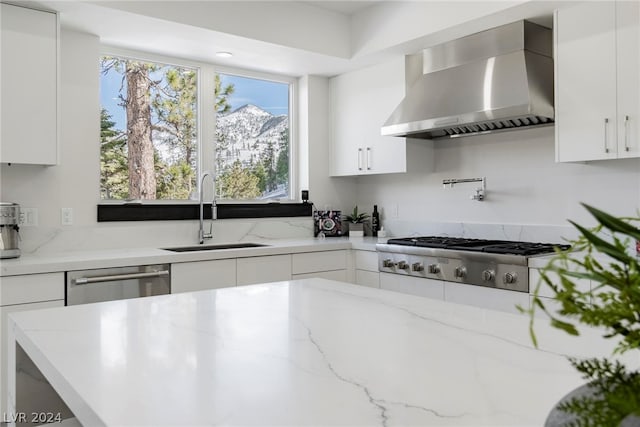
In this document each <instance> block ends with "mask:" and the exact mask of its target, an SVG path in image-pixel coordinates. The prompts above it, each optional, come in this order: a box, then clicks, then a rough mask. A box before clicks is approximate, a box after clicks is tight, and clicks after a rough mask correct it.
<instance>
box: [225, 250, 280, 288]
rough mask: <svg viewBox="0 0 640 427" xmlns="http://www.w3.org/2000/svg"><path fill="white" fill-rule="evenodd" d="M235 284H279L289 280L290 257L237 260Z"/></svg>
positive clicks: (276, 256)
mask: <svg viewBox="0 0 640 427" xmlns="http://www.w3.org/2000/svg"><path fill="white" fill-rule="evenodd" d="M236 268H237V275H236V276H237V282H236V283H237V284H238V285H253V284H255V283H268V282H279V281H281V280H290V279H291V255H270V256H259V257H251V258H238V261H237V265H236Z"/></svg>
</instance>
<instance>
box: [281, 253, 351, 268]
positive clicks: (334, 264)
mask: <svg viewBox="0 0 640 427" xmlns="http://www.w3.org/2000/svg"><path fill="white" fill-rule="evenodd" d="M346 269H347V251H345V250H339V251H325V252H307V253H302V254H293V258H292V262H291V272H292V273H293V274H304V273H317V272H321V271H331V270H346Z"/></svg>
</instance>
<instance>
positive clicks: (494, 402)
mask: <svg viewBox="0 0 640 427" xmlns="http://www.w3.org/2000/svg"><path fill="white" fill-rule="evenodd" d="M10 318H11V322H15V324H14V325H13V327H11V330H13V331H15V335H16V338H17V340H18V342H19V343H21V344H25V345H23V347H24V348H25V349H26V350H27V351H28V352H29V354H30V355H31V356H32V357H33V358H34V362H36V363H37V364H38V365H40V366H44V367H46V369H45V370H44V371H43V373H44V374H45V376H46V377H47V378H49V379H51V378H53V379H54V380H57V381H58V382H59V383H58V384H54V386H57V388H58V390H59V392H60V394H61V396H62V397H63V398H65V396H66V397H67V398H68V402H69V406H70V409H71V410H72V411H73V412H74V413H75V415H76V416H77V417H78V419H79V420H80V421H81V422H82V423H84V424H85V425H114V426H115V425H117V426H120V425H155V426H160V425H176V424H179V425H296V426H298V425H325V426H338V425H367V426H371V425H378V426H383V427H391V426H398V425H437V426H440V425H458V426H461V425H492V426H493V425H504V426H511V425H524V426H529V425H531V426H533V425H541V424H542V423H543V421H544V419H545V417H546V414H547V413H548V411H549V409H550V408H551V407H552V405H553V404H554V403H555V402H556V401H557V400H558V399H559V398H560V397H561V396H563V395H564V394H565V393H566V392H567V391H569V390H571V389H572V388H574V387H576V386H578V385H580V384H581V381H582V380H581V378H580V376H579V375H578V374H577V373H576V372H575V371H574V370H573V368H572V367H571V366H570V365H569V363H568V362H567V361H566V359H565V357H564V355H565V354H566V355H576V356H602V355H605V356H610V354H611V350H612V348H613V343H610V342H608V341H606V340H604V339H602V338H601V337H600V334H598V333H597V331H592V330H588V331H585V332H584V333H583V335H581V336H580V337H568V336H566V335H565V334H563V333H561V332H558V331H556V330H554V329H552V328H550V327H549V326H548V325H547V324H545V322H542V321H541V322H538V324H537V325H536V330H537V333H538V339H539V342H540V349H534V348H533V347H532V345H531V342H530V338H529V332H528V327H529V320H528V318H526V317H524V316H518V315H511V314H508V313H502V312H496V311H491V310H483V309H479V308H475V307H469V306H463V305H457V304H451V303H447V302H443V301H436V300H430V299H427V298H419V297H414V296H411V295H405V294H400V293H396V292H389V291H385V290H380V289H372V288H367V287H361V286H356V285H351V284H347V283H342V282H335V281H329V280H324V279H307V280H295V281H288V282H279V283H274V284H264V285H253V286H243V287H237V288H227V289H219V290H212V291H203V292H195V293H185V294H175V295H166V296H158V297H148V298H138V299H134V300H123V301H112V302H108V303H100V304H88V305H80V306H72V307H63V308H58V309H47V310H39V311H34V312H26V313H16V314H13V315H11V316H10ZM38 362H41V363H38ZM635 363H638V361H635ZM105 396H107V397H105ZM139 396H145V399H142V400H141V399H139ZM131 402H138V403H136V404H135V405H131V404H130V403H131Z"/></svg>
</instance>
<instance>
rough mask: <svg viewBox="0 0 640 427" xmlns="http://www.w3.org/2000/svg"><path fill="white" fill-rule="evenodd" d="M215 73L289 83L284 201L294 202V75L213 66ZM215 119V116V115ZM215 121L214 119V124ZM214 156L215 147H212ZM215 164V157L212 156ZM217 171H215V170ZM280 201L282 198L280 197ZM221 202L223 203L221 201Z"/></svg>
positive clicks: (295, 135)
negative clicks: (286, 175)
mask: <svg viewBox="0 0 640 427" xmlns="http://www.w3.org/2000/svg"><path fill="white" fill-rule="evenodd" d="M214 70H215V71H214V72H215V73H216V74H227V75H233V76H238V77H246V78H250V79H258V80H267V81H270V82H274V83H286V84H288V85H289V197H288V198H287V199H286V200H285V201H286V202H295V201H298V200H299V199H298V198H297V194H298V193H300V191H299V188H298V132H297V130H298V129H297V123H298V122H297V114H296V112H297V102H296V100H297V91H298V79H297V78H295V77H290V76H284V75H278V74H271V73H265V72H261V71H252V70H247V69H243V68H234V67H225V66H214ZM216 120H217V117H216ZM215 123H216V122H215V121H214V124H215ZM214 131H215V126H214ZM214 156H215V147H214ZM214 164H215V158H214ZM216 173H217V171H216ZM280 200H281V201H282V200H283V199H280ZM274 201H275V200H257V199H254V200H233V201H231V203H235V202H237V203H243V204H247V203H258V204H261V203H273V202H274ZM221 203H225V202H224V201H221Z"/></svg>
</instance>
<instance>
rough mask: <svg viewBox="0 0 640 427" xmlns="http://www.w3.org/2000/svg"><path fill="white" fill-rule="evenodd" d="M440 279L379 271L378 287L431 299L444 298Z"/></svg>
mask: <svg viewBox="0 0 640 427" xmlns="http://www.w3.org/2000/svg"><path fill="white" fill-rule="evenodd" d="M443 283H444V282H443V281H442V280H434V279H424V278H421V277H411V276H401V275H399V274H391V273H380V288H381V289H387V290H389V291H396V292H402V293H405V294H411V295H417V296H420V297H427V298H433V299H439V300H443V299H444V284H443Z"/></svg>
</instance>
